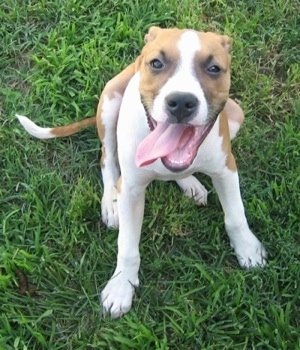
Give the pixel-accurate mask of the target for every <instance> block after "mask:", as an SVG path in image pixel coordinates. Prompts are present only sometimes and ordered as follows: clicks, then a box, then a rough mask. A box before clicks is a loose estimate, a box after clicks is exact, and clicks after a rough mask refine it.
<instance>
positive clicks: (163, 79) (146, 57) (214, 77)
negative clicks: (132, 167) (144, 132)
mask: <svg viewBox="0 0 300 350" xmlns="http://www.w3.org/2000/svg"><path fill="white" fill-rule="evenodd" d="M145 42H146V45H145V46H144V48H143V50H142V54H141V58H140V59H141V61H140V62H141V63H140V87H139V89H140V95H141V101H142V103H143V105H144V108H145V110H146V113H147V116H148V123H149V127H150V129H151V131H152V132H151V133H150V135H149V136H148V137H147V138H146V139H145V140H144V141H143V142H142V143H141V144H140V145H139V148H138V151H137V155H136V163H137V165H138V166H143V165H147V164H150V163H152V162H153V161H155V160H156V159H158V158H161V159H162V161H163V163H164V165H165V166H166V167H167V168H168V169H170V170H172V171H180V170H184V169H187V168H188V167H189V166H190V165H191V163H192V162H193V160H194V158H195V156H196V154H197V151H198V148H199V146H200V144H201V143H202V142H203V140H204V139H205V137H206V136H207V134H208V133H209V131H210V130H211V128H212V126H213V124H214V122H215V120H216V118H217V116H218V115H219V113H220V111H221V110H222V109H223V107H224V105H225V103H226V101H227V99H228V95H229V88H230V62H231V57H230V54H229V51H230V39H229V38H228V37H227V36H224V35H218V34H214V33H202V32H197V31H194V30H180V29H161V28H158V27H151V28H150V30H149V32H148V34H147V35H146V36H145Z"/></svg>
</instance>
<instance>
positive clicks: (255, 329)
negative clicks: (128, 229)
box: [0, 0, 300, 350]
mask: <svg viewBox="0 0 300 350" xmlns="http://www.w3.org/2000/svg"><path fill="white" fill-rule="evenodd" d="M298 5H299V4H298V1H297V0H285V1H283V0H278V1H273V0H271V1H267V0H263V1H253V0H251V1H250V0H249V1H248V0H244V1H233V0H229V1H221V0H210V1H198V0H186V1H178V0H170V1H163V0H157V1H139V0H129V1H123V0H110V1H107V0H105V1H102V0H100V1H96V2H95V1H92V0H64V1H58V0H47V1H46V0H39V1H35V0H33V1H28V2H20V1H17V0H3V2H2V5H1V9H0V15H1V24H0V34H1V50H0V55H1V59H0V127H1V129H0V162H1V164H0V165H1V169H2V170H1V180H0V181H1V185H0V215H1V220H0V231H1V235H0V301H1V302H0V349H6V350H11V349H24V350H25V349H70V350H71V349H206V350H215V349H262V350H265V349H268V350H269V349H274V350H278V349H286V350H289V349H291V350H294V349H299V348H300V331H299V329H300V323H299V307H300V301H299V294H300V285H299V283H300V263H299V259H300V253H299V252H300V249H299V245H300V224H299V213H300V207H299V185H300V175H299V174H300V163H299V159H300V153H299V152H300V151H299V150H300V137H299V136H300V134H299V131H300V122H299V120H300V98H299V97H300V88H299V86H300V67H299V46H300V42H299V25H300V20H299V11H298V9H299V8H298V7H299V6H298ZM151 25H160V26H164V27H166V26H168V27H172V26H179V27H193V28H196V29H201V30H206V31H207V30H210V31H217V32H220V33H226V34H227V35H229V36H231V37H232V38H233V48H232V56H233V63H232V89H231V91H232V96H233V97H234V98H236V99H237V100H239V101H240V103H241V105H242V107H243V108H244V110H245V112H246V122H245V125H244V127H243V129H242V131H241V133H240V135H239V137H238V138H237V139H236V140H235V141H234V152H235V154H236V158H237V161H238V164H239V171H240V179H241V191H242V195H243V199H244V203H245V208H246V211H247V216H248V219H249V222H250V225H251V227H252V228H253V230H254V231H255V232H256V234H257V235H258V237H259V238H260V239H261V240H262V241H263V243H264V244H265V246H266V248H267V250H268V251H269V264H268V266H267V267H266V268H265V269H263V270H257V269H255V270H250V271H245V270H242V269H240V268H239V266H238V264H237V261H236V259H235V257H234V255H233V253H232V251H231V250H230V247H229V244H228V240H227V237H226V234H225V233H224V226H223V215H222V213H221V208H220V204H219V202H218V200H217V198H216V195H215V193H214V191H213V190H211V193H210V196H209V204H208V206H207V207H205V208H201V209H199V208H197V207H195V206H194V204H193V203H192V202H190V201H189V200H188V199H186V198H184V197H183V196H182V194H181V192H180V191H179V190H178V189H177V187H176V186H175V185H174V184H170V183H159V182H157V183H153V184H152V185H151V186H150V187H149V189H148V191H147V198H146V211H145V220H144V225H143V234H142V245H141V251H142V267H141V272H140V280H141V287H140V288H139V289H138V291H137V296H136V298H135V301H134V306H133V309H132V310H131V311H130V313H129V314H128V315H126V316H125V317H124V318H122V319H120V320H115V321H111V320H109V319H103V318H102V316H101V313H100V305H99V292H100V291H101V289H102V288H103V286H104V284H105V282H106V281H107V279H108V278H109V277H110V275H111V273H112V272H113V269H114V264H115V255H116V237H117V231H116V230H108V229H107V228H106V227H105V226H104V225H103V224H102V223H101V221H100V217H99V213H100V199H101V192H102V184H101V181H99V165H98V163H99V162H98V158H99V142H98V139H97V135H96V131H95V130H93V129H87V130H84V131H83V132H82V133H81V134H79V135H76V136H74V137H72V138H66V139H60V140H54V141H47V142H41V141H37V140H34V139H31V138H30V137H29V136H28V135H27V134H26V133H25V132H24V131H23V130H22V129H21V127H20V125H19V124H18V123H17V121H16V119H15V118H14V114H15V113H20V114H25V115H28V116H30V117H31V118H32V119H33V120H34V121H36V122H38V123H40V124H41V125H44V126H51V125H63V124H67V123H69V122H70V121H72V120H80V119H83V118H84V117H85V116H87V115H93V114H94V113H95V110H96V106H97V100H98V97H99V94H100V92H101V89H102V88H103V86H104V84H105V82H106V81H107V80H108V79H109V78H110V77H112V76H113V75H114V74H116V73H117V72H119V71H120V70H121V69H122V68H123V67H125V66H126V65H127V64H128V63H129V62H131V61H132V60H133V59H134V58H135V56H136V55H137V54H138V53H139V50H140V49H141V47H142V45H143V36H144V33H145V32H146V31H147V29H148V28H149V26H151ZM200 178H201V180H203V182H204V183H205V184H206V186H207V187H208V188H209V189H211V188H212V187H211V184H210V181H209V179H207V178H205V177H203V176H202V175H200ZM24 275H25V276H26V279H27V281H26V279H24Z"/></svg>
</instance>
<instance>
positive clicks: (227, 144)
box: [219, 109, 237, 171]
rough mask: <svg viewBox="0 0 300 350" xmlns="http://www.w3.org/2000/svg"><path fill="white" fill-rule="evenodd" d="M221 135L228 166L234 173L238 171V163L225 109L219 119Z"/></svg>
mask: <svg viewBox="0 0 300 350" xmlns="http://www.w3.org/2000/svg"><path fill="white" fill-rule="evenodd" d="M219 126H220V129H219V135H220V136H221V137H222V150H223V152H224V153H225V154H226V166H227V168H228V169H230V170H232V171H236V170H237V167H236V162H235V159H234V156H233V154H232V152H231V141H230V135H229V127H228V119H227V113H226V111H225V109H223V111H222V112H221V113H220V118H219Z"/></svg>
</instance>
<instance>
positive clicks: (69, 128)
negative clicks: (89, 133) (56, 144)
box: [51, 117, 96, 137]
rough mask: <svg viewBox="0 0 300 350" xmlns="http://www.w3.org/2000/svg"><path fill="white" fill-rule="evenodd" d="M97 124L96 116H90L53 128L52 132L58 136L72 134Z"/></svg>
mask: <svg viewBox="0 0 300 350" xmlns="http://www.w3.org/2000/svg"><path fill="white" fill-rule="evenodd" d="M95 125H96V117H89V118H86V119H83V120H81V121H80V122H76V123H72V124H70V125H65V126H59V127H57V128H53V129H52V130H51V133H52V134H53V135H55V136H56V137H64V136H70V135H74V134H76V133H78V132H79V131H80V130H81V129H83V128H86V127H88V126H95Z"/></svg>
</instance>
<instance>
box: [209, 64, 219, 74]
mask: <svg viewBox="0 0 300 350" xmlns="http://www.w3.org/2000/svg"><path fill="white" fill-rule="evenodd" d="M207 71H208V72H209V73H211V74H218V73H220V72H221V68H220V67H219V66H217V65H215V64H214V65H213V66H210V67H208V68H207Z"/></svg>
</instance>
